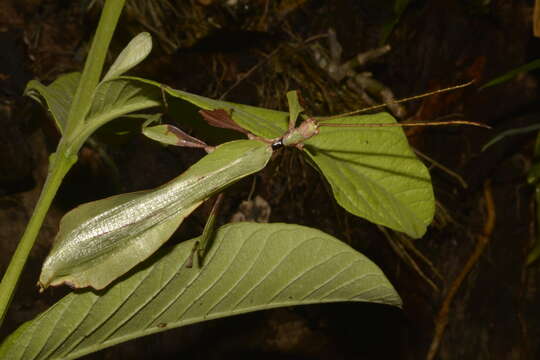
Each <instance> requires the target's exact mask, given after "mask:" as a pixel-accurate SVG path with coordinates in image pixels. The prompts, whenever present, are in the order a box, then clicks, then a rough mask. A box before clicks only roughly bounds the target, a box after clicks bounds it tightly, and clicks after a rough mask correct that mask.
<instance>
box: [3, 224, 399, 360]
mask: <svg viewBox="0 0 540 360" xmlns="http://www.w3.org/2000/svg"><path fill="white" fill-rule="evenodd" d="M196 241H197V239H193V240H190V241H187V242H184V243H182V244H180V245H177V246H175V247H173V248H172V249H164V250H162V251H161V252H160V253H159V256H158V258H157V259H158V260H155V258H154V262H152V263H148V262H147V263H146V264H144V266H142V267H139V268H138V270H139V271H138V272H132V273H131V275H129V276H128V277H126V278H125V279H124V280H123V281H121V282H118V283H116V284H114V285H113V286H112V287H111V288H109V289H108V290H106V291H104V292H99V293H95V292H91V291H86V292H79V293H72V294H70V295H68V296H66V297H65V298H63V299H62V300H60V301H59V302H58V303H56V304H55V305H54V306H53V307H51V308H50V309H49V310H47V311H46V312H44V313H43V314H42V315H40V316H39V317H37V318H36V319H35V320H32V321H30V322H28V323H26V324H24V325H23V326H21V327H20V328H19V329H18V330H17V331H16V332H15V333H13V334H12V335H11V336H10V337H9V338H7V339H6V341H5V342H4V343H3V344H2V347H0V358H6V359H14V360H15V359H69V358H76V357H79V356H82V355H84V354H88V353H91V352H95V351H98V350H100V349H103V348H106V347H109V346H112V345H114V344H117V343H120V342H124V341H127V340H130V339H133V338H137V337H140V336H144V335H148V334H151V333H155V332H160V331H164V330H166V329H168V328H173V327H178V326H183V325H187V324H191V323H195V322H199V321H204V320H209V319H214V318H220V317H225V316H230V315H234V314H241V313H246V312H251V311H256V310H263V309H270V308H274V307H281V306H292V305H302V304H312V303H326V302H338V301H368V302H377V303H384V304H389V305H394V306H401V300H400V298H399V296H398V294H397V293H396V291H395V290H394V289H393V287H392V286H391V284H390V283H389V282H388V280H387V279H386V278H385V276H384V274H383V273H382V272H381V270H380V269H379V268H378V267H377V266H376V265H375V264H373V263H372V262H371V261H370V260H369V259H367V258H366V257H364V256H363V255H362V254H360V253H358V252H356V251H355V250H353V249H352V248H350V247H349V246H348V245H346V244H344V243H342V242H341V241H339V240H337V239H335V238H333V237H331V236H329V235H327V234H325V233H323V232H320V231H318V230H315V229H310V228H306V227H302V226H298V225H288V224H256V223H237V224H232V225H227V226H224V227H222V228H220V229H219V230H218V231H217V233H216V238H215V243H214V246H213V247H212V249H211V251H210V253H209V254H208V258H207V259H208V261H207V265H205V267H203V268H202V269H198V268H195V267H194V268H186V267H185V264H186V261H187V260H188V258H189V256H190V255H191V253H192V248H193V246H194V244H195V242H196Z"/></svg>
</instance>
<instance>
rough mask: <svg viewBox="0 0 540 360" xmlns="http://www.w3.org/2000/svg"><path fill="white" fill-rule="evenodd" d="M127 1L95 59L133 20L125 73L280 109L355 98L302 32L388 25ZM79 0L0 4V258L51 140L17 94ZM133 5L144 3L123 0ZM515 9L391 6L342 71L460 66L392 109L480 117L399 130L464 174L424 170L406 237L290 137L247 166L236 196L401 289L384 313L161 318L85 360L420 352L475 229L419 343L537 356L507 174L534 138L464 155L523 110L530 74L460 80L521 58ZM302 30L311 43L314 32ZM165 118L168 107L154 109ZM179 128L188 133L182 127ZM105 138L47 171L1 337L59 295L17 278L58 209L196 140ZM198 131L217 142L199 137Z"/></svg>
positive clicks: (141, 180) (345, 2)
mask: <svg viewBox="0 0 540 360" xmlns="http://www.w3.org/2000/svg"><path fill="white" fill-rule="evenodd" d="M127 2H128V4H129V3H131V5H129V6H128V7H127V8H126V9H125V11H124V14H123V16H122V18H121V21H120V23H119V25H118V29H117V32H116V34H115V38H114V39H113V44H112V49H111V56H110V58H111V59H112V58H114V55H115V54H117V53H118V51H119V50H120V49H121V48H122V47H123V46H124V45H125V44H126V43H127V41H128V40H129V39H130V38H131V37H133V36H134V35H135V34H137V33H139V32H141V31H150V32H151V33H152V35H153V38H154V40H155V48H154V50H153V53H152V54H151V55H150V57H149V59H147V60H146V61H145V62H144V63H143V64H141V66H139V67H138V68H137V70H136V72H135V74H137V75H140V76H145V77H148V78H151V79H155V80H157V81H162V82H164V83H167V84H169V85H170V86H172V87H174V88H179V89H183V90H187V91H190V92H194V93H198V94H201V95H205V96H209V97H216V98H218V97H220V96H222V95H223V94H225V95H226V96H225V99H226V100H230V101H235V102H240V103H246V104H252V105H257V106H265V107H271V108H276V109H286V99H285V93H286V91H288V90H292V89H301V90H302V96H303V97H304V99H305V101H306V107H307V108H308V112H309V113H311V114H317V115H326V114H336V113H339V112H344V111H347V110H353V109H355V108H358V107H361V106H362V104H361V103H360V100H358V99H359V96H358V95H357V94H355V93H354V92H353V91H352V90H351V89H348V88H346V86H345V85H344V84H343V83H337V82H335V81H334V80H332V78H331V77H330V76H329V75H328V74H327V73H326V72H325V71H324V70H322V69H321V68H320V67H318V66H317V64H316V63H315V61H314V60H313V57H312V54H311V52H310V48H309V46H308V45H307V44H306V41H307V40H308V39H310V38H312V37H314V36H317V35H321V34H326V33H327V31H328V28H329V27H332V28H334V29H335V30H336V32H337V39H338V40H339V42H340V44H341V46H342V47H343V59H345V60H347V59H350V58H351V57H353V56H354V55H356V54H358V53H360V52H363V51H366V50H369V49H373V48H375V47H377V46H379V45H380V43H381V38H382V36H383V33H384V31H385V28H387V27H388V24H391V23H392V22H393V21H394V20H396V18H395V17H394V16H393V11H392V9H393V5H392V1H374V0H370V1H354V0H336V1H323V0H311V1H309V0H288V1H287V0H281V1H269V0H252V1H245V0H239V1H237V5H234V6H230V5H227V1H220V0H214V1H202V0H198V1H196V0H191V1H174V0H159V1H157V0H156V1H152V2H146V1H135V0H130V1H127ZM233 2H234V1H233ZM87 3H88V2H86V1H60V0H56V1H54V0H48V1H38V0H24V1H21V0H3V1H2V2H0V47H1V49H2V52H1V53H0V127H1V130H0V209H1V210H0V272H3V271H4V270H5V269H6V267H7V265H8V263H9V260H10V257H11V255H12V254H13V252H14V250H15V247H16V245H17V242H18V239H19V238H20V237H21V235H22V232H23V231H24V228H25V226H26V223H27V221H28V219H29V217H30V216H31V213H32V209H33V206H34V204H35V203H36V201H37V197H38V196H39V192H40V189H41V187H42V186H43V182H44V179H45V177H46V174H47V163H48V160H47V158H48V155H49V154H50V153H52V152H53V151H54V148H55V146H56V143H57V142H58V139H59V134H58V132H57V131H56V129H55V127H54V124H53V122H52V121H51V119H50V118H48V117H47V114H46V113H45V111H43V109H42V108H41V107H40V106H39V105H37V104H36V103H35V102H33V101H32V100H31V99H29V98H26V97H23V96H22V92H23V90H24V87H25V84H26V83H27V81H29V80H30V79H32V78H37V79H39V80H40V81H43V82H50V81H52V80H54V79H55V78H56V77H57V76H58V75H59V74H62V73H65V72H69V71H74V70H79V69H81V68H82V66H83V61H84V58H85V54H86V50H87V45H88V43H89V41H90V39H91V35H92V33H93V31H94V29H95V25H96V23H97V20H98V18H99V6H93V7H92V8H90V9H87V8H86V5H87ZM98 3H99V1H98ZM148 3H153V4H156V5H154V6H149V5H148V6H146V7H145V6H143V5H141V4H148ZM229 3H232V2H229ZM137 4H138V5H137ZM172 9H174V11H173V10H172ZM532 16H533V1H503V0H493V1H480V0H478V1H464V0H463V1H422V0H417V1H411V2H410V4H409V5H408V7H407V8H406V10H405V11H404V13H403V14H402V16H401V18H399V19H397V22H396V24H395V27H394V28H393V31H392V32H391V33H390V36H389V37H388V40H387V43H389V44H390V45H391V46H392V50H391V51H390V52H389V53H388V54H386V55H385V56H383V57H381V58H380V59H378V60H376V61H374V62H373V63H370V64H369V65H368V66H367V67H366V68H364V69H363V70H362V71H370V72H372V73H373V76H374V77H375V78H376V79H378V80H379V81H381V82H382V83H384V84H385V85H386V86H388V87H389V88H390V89H392V90H393V92H394V93H395V95H396V97H397V98H402V97H407V96H411V95H416V94H419V93H423V92H426V91H429V90H434V89H440V88H443V87H447V86H452V85H455V84H459V83H464V82H467V81H469V80H471V79H475V81H476V82H475V84H473V85H472V86H470V87H468V88H465V89H461V90H456V91H454V92H452V93H448V94H443V95H438V96H433V97H429V98H426V99H423V100H420V101H415V102H411V103H408V104H406V105H405V107H406V109H407V112H408V114H409V117H411V118H414V119H416V120H420V121H430V120H431V121H433V120H437V119H440V118H442V117H444V116H447V115H450V114H462V118H464V119H467V120H470V121H478V122H483V123H486V124H489V125H491V126H492V127H493V128H494V129H493V130H491V131H488V130H485V129H480V128H474V127H436V128H427V127H424V128H416V129H413V130H410V131H408V133H409V139H410V143H411V145H413V146H414V147H415V148H416V149H418V150H419V151H421V152H422V153H423V154H426V155H428V156H429V157H430V158H432V159H434V160H436V161H437V162H438V163H441V164H444V166H446V167H447V168H448V169H451V170H452V171H453V172H455V173H457V174H460V175H461V177H462V178H463V179H464V181H465V182H466V183H467V185H468V186H467V187H466V188H464V187H463V186H462V184H460V182H459V181H457V180H456V178H455V177H452V176H451V175H449V173H448V172H446V171H443V170H441V169H440V168H437V167H432V172H431V175H432V178H433V181H434V187H435V192H436V196H437V200H438V209H439V212H438V214H437V217H436V221H435V222H434V224H433V225H432V226H431V227H430V229H429V231H428V233H427V235H426V236H425V237H424V238H422V239H420V240H415V241H414V242H410V241H409V240H408V239H405V238H403V237H401V236H400V235H398V234H390V235H389V236H390V238H387V237H385V236H384V234H383V233H382V232H381V231H380V230H379V229H378V228H377V227H375V226H374V225H371V224H368V223H367V222H366V221H363V220H360V219H357V218H355V217H354V216H352V215H349V214H347V213H346V212H345V211H344V210H342V209H341V208H340V207H339V206H338V205H337V204H335V202H334V200H333V199H332V197H331V195H330V194H329V191H328V186H327V185H326V184H325V182H324V181H323V180H322V179H321V178H320V177H319V175H318V174H317V172H316V171H315V170H313V169H312V168H311V167H310V166H309V165H308V164H306V163H305V162H304V160H303V159H302V158H301V157H300V156H298V153H297V152H295V151H291V150H286V151H283V152H281V153H280V154H279V156H277V158H276V159H274V161H273V162H272V165H271V166H269V167H268V168H267V169H265V170H264V171H263V172H262V173H261V174H259V175H257V185H256V188H255V193H256V194H258V195H260V196H262V197H263V198H264V199H266V200H267V201H268V202H269V204H270V207H271V210H272V215H271V218H270V221H272V222H290V223H298V224H305V225H308V226H313V227H316V228H319V229H321V230H323V231H326V232H328V233H330V234H332V235H334V236H336V237H338V238H340V239H343V240H345V241H347V242H349V243H350V244H351V245H352V246H354V247H356V248H357V249H359V250H360V251H362V252H363V253H365V254H366V255H367V256H368V257H370V258H371V259H373V260H374V261H375V263H377V264H378V265H379V266H380V267H381V268H382V269H383V271H384V272H385V273H386V275H387V276H388V277H389V279H390V280H391V282H392V283H393V284H394V285H395V287H396V288H397V290H398V291H399V293H400V295H401V296H402V298H403V301H404V309H403V310H398V309H394V308H390V307H387V306H382V305H373V304H332V305H324V306H323V305H321V306H309V307H299V308H287V309H278V310H272V311H266V312H258V313H253V314H247V315H243V316H237V317H232V318H227V319H222V320H218V321H212V322H208V323H203V324H198V325H192V326H188V327H185V328H180V329H175V330H170V331H167V332H164V333H161V334H158V335H154V336H150V337H147V338H143V339H140V340H137V341H132V342H129V343H125V344H122V345H119V346H116V347H113V348H110V349H107V350H104V351H102V352H100V353H98V354H94V355H92V356H88V357H87V358H88V359H117V358H127V359H147V358H152V357H153V358H160V357H163V358H176V357H178V358H180V357H181V358H192V359H193V358H197V359H198V358H203V359H223V358H230V357H235V358H253V357H257V358H259V359H280V358H282V359H387V358H388V359H423V358H426V356H427V353H428V349H429V347H430V344H431V342H432V341H433V338H434V329H435V326H436V323H438V322H440V321H439V320H437V314H438V312H439V309H440V307H441V305H442V303H443V301H444V299H445V297H446V296H447V294H448V293H449V291H450V289H451V288H452V284H453V282H454V280H455V279H456V277H457V276H458V274H459V273H460V272H461V271H462V269H463V268H464V266H465V264H466V263H467V261H468V260H469V258H470V257H471V256H472V254H473V252H474V251H475V247H476V244H477V243H478V241H479V239H482V235H484V238H483V239H484V240H487V246H486V248H485V250H484V251H483V252H482V254H481V256H480V258H479V260H478V261H477V262H475V264H474V266H473V268H472V271H471V272H470V273H469V274H468V276H467V277H466V278H465V280H464V282H463V284H462V286H461V287H460V289H459V290H458V291H457V294H456V297H455V298H454V301H453V302H452V304H451V306H450V308H449V313H448V326H447V328H446V332H445V333H444V335H443V336H442V338H441V339H440V340H441V344H440V347H439V350H438V355H437V357H436V358H437V359H538V358H540V342H539V341H538V339H540V311H539V310H538V308H539V306H540V292H539V291H538V288H539V287H540V266H539V265H536V266H534V265H533V266H530V267H527V266H526V264H525V262H526V258H527V254H528V252H529V249H530V247H531V245H532V243H533V242H534V239H535V237H536V225H535V211H536V209H535V204H534V196H533V195H534V189H533V188H532V187H531V186H530V185H527V182H526V176H527V172H528V170H529V169H530V167H531V165H532V164H533V163H534V161H535V160H534V159H533V156H532V154H533V150H534V149H533V148H534V141H535V135H536V134H535V132H530V133H526V134H523V135H519V136H514V137H509V138H506V139H504V140H503V141H500V142H499V143H497V144H496V145H494V146H493V147H491V148H489V149H488V150H486V151H484V152H482V151H481V148H482V146H483V145H484V144H485V143H486V142H487V141H489V139H491V138H492V137H493V136H495V135H496V134H497V133H499V132H501V131H503V130H506V129H511V128H518V127H524V126H528V125H532V124H536V123H537V122H538V119H539V116H540V106H539V105H540V103H539V102H538V100H537V99H538V73H537V72H534V71H533V72H530V73H527V74H520V75H518V76H516V77H515V78H513V79H512V80H510V81H508V82H505V83H503V84H500V85H497V86H494V87H490V88H486V89H484V90H480V89H479V87H480V85H481V84H483V83H486V82H487V81H489V80H491V79H493V78H494V77H496V76H499V75H502V74H503V73H505V72H507V71H509V70H511V69H514V68H516V67H518V66H520V65H523V64H525V63H528V62H530V61H532V60H534V59H535V58H538V57H539V54H540V50H539V49H540V46H539V45H540V40H539V39H537V38H534V37H533V35H532ZM313 43H319V44H320V45H321V46H322V47H323V48H327V47H328V46H327V40H326V38H319V39H318V40H313V39H312V40H311V44H313ZM276 49H277V50H276ZM270 54H271V56H270V57H268V58H267V59H266V60H264V59H265V58H266V57H267V56H269V55H270ZM256 66H257V67H256ZM252 69H253V70H252ZM250 70H252V71H250ZM239 79H243V80H241V81H239V82H238V80H239ZM237 82H238V84H236V83H237ZM170 117H171V119H170V120H171V121H175V119H174V104H173V105H171V109H170ZM186 126H187V127H188V128H189V129H186V130H190V131H194V132H195V133H197V126H196V125H193V124H192V125H186ZM191 126H192V127H193V128H191ZM199 131H200V130H199ZM366 131H369V130H366ZM109 135H110V134H108V133H107V131H106V130H103V131H102V133H101V134H100V135H99V136H97V137H95V138H94V142H93V143H92V144H90V145H87V146H85V147H84V148H83V149H82V151H81V154H80V161H79V163H78V164H77V165H76V166H75V167H74V168H73V169H72V170H71V172H70V173H69V175H68V177H67V178H66V180H65V183H64V184H63V185H62V187H61V189H60V191H59V193H58V195H57V198H56V200H55V202H54V204H53V206H52V208H51V210H50V212H49V214H48V215H47V218H46V220H45V223H44V225H43V227H42V229H41V232H40V235H39V239H38V242H37V244H36V246H35V248H34V249H33V251H32V254H31V257H30V259H29V262H28V264H27V268H26V271H25V273H24V275H23V278H22V280H21V284H20V286H19V289H18V292H17V294H16V297H15V299H14V301H13V304H12V308H11V310H10V312H9V314H8V317H7V320H6V323H5V326H4V329H3V330H2V336H1V337H2V338H3V337H4V336H5V335H7V334H8V333H9V332H11V331H12V330H14V329H15V328H16V327H18V326H19V325H20V324H21V323H22V322H24V321H27V320H30V319H32V318H33V317H34V316H36V315H37V314H38V313H40V312H41V311H43V310H45V309H46V308H47V307H48V306H50V305H51V304H52V303H53V302H54V301H55V300H56V299H58V298H60V297H61V296H62V295H64V294H65V293H66V291H67V290H62V289H54V290H50V291H49V290H48V291H47V292H45V293H44V294H41V295H40V294H38V292H37V289H36V287H35V283H36V280H37V278H38V274H39V269H40V266H41V263H42V261H43V259H44V257H45V256H46V254H47V251H48V249H49V248H50V244H51V242H52V239H53V238H54V235H55V233H56V231H57V228H58V223H59V220H60V218H61V217H62V215H63V214H64V213H65V212H66V211H68V210H69V209H71V208H73V207H74V206H76V205H78V204H81V203H83V202H87V201H89V200H93V199H99V198H102V197H105V196H108V195H111V194H114V193H118V192H125V191H134V190H139V189H145V188H150V187H153V186H157V185H159V184H161V183H163V182H165V181H167V180H169V179H171V178H173V177H174V176H176V175H178V174H179V173H181V172H182V171H183V169H185V168H186V167H187V166H189V164H191V163H193V162H194V161H195V160H196V159H197V158H198V157H200V156H202V153H201V152H200V151H192V150H185V149H180V150H178V149H171V148H164V147H161V146H159V145H156V144H155V143H152V142H151V141H149V140H148V139H146V138H143V137H142V136H140V135H137V134H133V135H132V136H127V137H124V138H118V137H111V136H109ZM217 139H218V140H219V138H217ZM209 141H210V142H212V141H217V140H216V138H215V137H214V138H212V137H211V136H210V138H209ZM111 163H112V164H114V165H113V166H112V167H111V166H110V165H108V164H111ZM428 164H429V162H428ZM251 185H252V179H246V180H245V181H242V182H240V183H239V184H237V185H235V188H234V191H230V192H229V193H230V194H234V195H231V196H229V197H227V199H226V201H225V206H224V210H223V216H222V221H226V219H228V218H229V217H230V216H231V215H232V214H233V213H235V212H236V209H237V207H238V205H239V204H240V202H241V201H243V200H245V199H247V198H248V195H249V193H250V190H251ZM486 194H488V196H489V194H491V195H492V196H493V199H494V204H495V205H494V208H492V209H486V204H487V203H488V202H487V201H486ZM321 204H325V206H322V207H321ZM208 211H209V206H203V207H202V209H200V211H198V212H197V213H195V214H194V215H193V216H192V217H191V218H190V220H189V221H188V222H187V224H185V225H184V226H182V227H181V229H180V230H179V231H178V232H177V234H176V235H175V237H174V239H173V241H181V240H182V239H187V238H191V237H193V236H196V235H198V234H199V233H200V232H201V230H202V227H203V226H204V221H205V216H206V214H207V213H208ZM490 213H491V214H494V215H495V216H496V223H495V227H494V229H493V230H492V231H488V233H487V234H484V232H485V230H486V229H485V223H486V219H487V217H488V214H490ZM398 250H399V251H398ZM415 251H416V252H415ZM421 256H424V257H425V258H427V259H429V260H430V261H431V262H432V263H433V266H434V268H435V269H436V271H438V272H439V273H440V274H441V277H438V276H437V275H436V271H435V270H433V269H432V268H430V267H429V266H428V263H427V262H425V261H422V259H421ZM410 259H413V260H414V264H416V265H417V268H415V267H414V266H413V265H412V262H411V260H410ZM430 282H431V285H430Z"/></svg>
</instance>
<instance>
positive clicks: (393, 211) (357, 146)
mask: <svg viewBox="0 0 540 360" xmlns="http://www.w3.org/2000/svg"><path fill="white" fill-rule="evenodd" d="M394 122H395V120H394V118H393V117H392V116H390V115H389V114H387V113H378V114H373V115H365V116H353V117H348V118H341V119H336V120H333V121H332V123H336V124H337V123H341V124H362V123H394ZM305 145H306V146H305V148H304V149H305V150H306V151H307V153H308V155H309V156H310V157H311V158H312V159H313V161H314V162H315V164H316V165H317V166H318V168H319V169H320V171H321V173H322V174H323V175H324V176H325V177H326V179H327V180H328V182H329V183H330V185H331V187H332V191H333V193H334V197H335V198H336V200H337V202H338V203H339V204H340V205H341V206H343V207H344V208H345V209H346V210H347V211H349V212H351V213H352V214H354V215H357V216H360V217H363V218H365V219H367V220H369V221H372V222H374V223H376V224H380V225H384V226H387V227H389V228H391V229H394V230H397V231H401V232H404V233H406V234H407V235H409V236H411V237H413V238H420V237H422V235H424V233H425V232H426V228H427V226H428V225H429V224H430V223H431V221H432V219H433V215H434V211H435V200H434V195H433V188H432V186H431V179H430V176H429V172H428V170H427V168H426V167H425V166H424V164H423V163H422V162H421V161H419V160H418V159H417V158H416V156H415V154H414V153H413V152H412V150H411V148H410V147H409V144H408V141H407V137H406V136H405V134H404V133H403V130H402V129H401V128H399V127H357V128H354V127H347V128H339V127H321V128H320V133H319V135H317V136H314V137H312V138H311V139H309V140H308V141H306V143H305Z"/></svg>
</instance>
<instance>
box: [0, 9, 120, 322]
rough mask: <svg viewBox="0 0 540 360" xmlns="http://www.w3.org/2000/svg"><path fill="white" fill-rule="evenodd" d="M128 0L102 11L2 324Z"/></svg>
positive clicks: (6, 284) (71, 159)
mask: <svg viewBox="0 0 540 360" xmlns="http://www.w3.org/2000/svg"><path fill="white" fill-rule="evenodd" d="M124 3H125V0H106V1H105V5H104V6H103V11H102V12H101V17H100V19H99V24H98V27H97V29H96V34H95V35H94V38H93V40H92V45H91V47H90V51H89V53H88V57H87V58H86V62H85V64H84V70H83V73H82V75H81V80H80V82H79V85H78V86H77V91H76V92H75V96H74V98H73V102H72V103H71V106H70V109H69V113H68V118H67V124H66V129H65V131H64V134H63V137H62V139H61V140H60V142H59V144H58V148H57V151H56V153H55V155H53V156H52V157H51V162H50V163H49V174H48V175H47V179H46V181H45V185H44V187H43V189H42V191H41V195H40V196H39V200H38V202H37V204H36V207H35V208H34V212H33V213H32V217H31V218H30V222H29V223H28V225H27V226H26V229H25V231H24V234H23V236H22V238H21V240H20V242H19V245H18V246H17V250H15V254H13V257H12V258H11V262H10V263H9V266H8V268H7V270H6V273H5V274H4V277H3V278H2V282H1V283H0V326H1V325H2V323H3V321H4V318H5V315H6V313H7V309H8V308H9V305H10V303H11V300H12V299H13V295H14V293H15V289H16V287H17V283H18V282H19V278H20V275H21V273H22V271H23V269H24V265H25V264H26V260H27V258H28V255H29V254H30V251H31V250H32V247H33V246H34V242H35V240H36V238H37V235H38V233H39V229H40V228H41V225H42V224H43V220H44V219H45V215H46V214H47V211H48V210H49V207H50V206H51V203H52V201H53V199H54V197H55V195H56V192H57V191H58V188H59V187H60V184H61V183H62V179H63V178H64V176H65V175H66V174H67V172H68V171H69V169H70V168H71V167H72V166H73V164H75V162H76V161H77V153H78V152H79V149H80V147H81V146H82V145H83V143H84V140H86V139H83V140H82V141H77V142H76V143H73V139H74V138H77V135H78V134H79V133H81V132H82V131H83V130H84V127H85V122H84V119H85V117H86V114H87V113H88V110H89V109H90V106H91V105H92V101H93V94H94V91H95V88H96V86H97V85H98V83H99V79H100V78H101V72H102V70H103V64H104V63H105V57H106V55H107V51H108V49H109V44H110V41H111V38H112V36H113V33H114V29H115V28H116V25H117V23H118V19H119V17H120V14H121V13H122V9H123V8H124Z"/></svg>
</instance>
